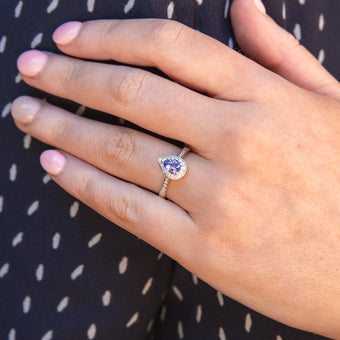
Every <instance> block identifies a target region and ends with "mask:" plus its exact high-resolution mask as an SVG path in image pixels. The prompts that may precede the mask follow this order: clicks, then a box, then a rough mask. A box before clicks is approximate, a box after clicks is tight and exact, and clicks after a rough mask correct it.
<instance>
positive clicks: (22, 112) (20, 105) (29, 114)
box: [11, 96, 41, 124]
mask: <svg viewBox="0 0 340 340" xmlns="http://www.w3.org/2000/svg"><path fill="white" fill-rule="evenodd" d="M40 108H41V103H40V101H39V100H37V99H35V98H32V97H27V96H22V97H19V98H17V99H15V100H14V102H13V103H12V109H11V111H12V116H13V118H14V120H15V121H17V122H18V123H21V124H28V123H30V122H31V121H32V120H33V118H34V116H35V114H36V113H37V112H38V111H39V110H40Z"/></svg>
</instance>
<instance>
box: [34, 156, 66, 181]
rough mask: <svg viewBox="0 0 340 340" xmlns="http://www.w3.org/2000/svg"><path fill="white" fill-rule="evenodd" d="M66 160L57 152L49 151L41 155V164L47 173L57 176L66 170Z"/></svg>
mask: <svg viewBox="0 0 340 340" xmlns="http://www.w3.org/2000/svg"><path fill="white" fill-rule="evenodd" d="M65 163H66V158H65V157H64V156H63V155H62V154H61V153H60V152H59V151H57V150H47V151H44V152H43V153H42V154H41V155H40V164H41V166H42V167H43V168H44V170H45V171H46V172H48V173H49V174H51V175H54V176H57V175H59V173H60V172H61V170H62V169H63V168H64V166H65Z"/></svg>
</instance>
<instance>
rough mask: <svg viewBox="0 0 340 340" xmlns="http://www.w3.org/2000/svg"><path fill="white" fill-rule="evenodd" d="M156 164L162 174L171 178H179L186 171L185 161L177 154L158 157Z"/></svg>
mask: <svg viewBox="0 0 340 340" xmlns="http://www.w3.org/2000/svg"><path fill="white" fill-rule="evenodd" d="M158 164H159V166H160V168H161V170H162V171H163V173H164V175H165V176H166V177H167V178H169V179H172V180H179V179H181V178H182V177H183V176H184V175H185V174H186V172H187V168H188V165H187V163H186V161H185V160H184V159H183V158H181V157H178V156H166V157H161V158H159V159H158Z"/></svg>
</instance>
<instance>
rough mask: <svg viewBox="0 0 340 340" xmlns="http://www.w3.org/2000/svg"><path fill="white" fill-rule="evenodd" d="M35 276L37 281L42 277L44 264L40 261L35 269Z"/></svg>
mask: <svg viewBox="0 0 340 340" xmlns="http://www.w3.org/2000/svg"><path fill="white" fill-rule="evenodd" d="M35 277H36V278H37V281H42V279H43V277H44V265H43V264H42V263H40V264H39V266H38V267H37V269H36V271H35Z"/></svg>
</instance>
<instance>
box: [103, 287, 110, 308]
mask: <svg viewBox="0 0 340 340" xmlns="http://www.w3.org/2000/svg"><path fill="white" fill-rule="evenodd" d="M102 302H103V306H105V307H107V306H108V305H109V304H110V303H111V292H110V291H109V290H107V291H105V293H104V295H103V296H102Z"/></svg>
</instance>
